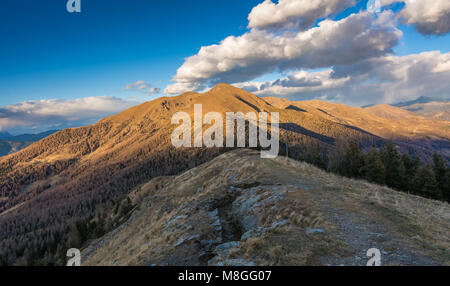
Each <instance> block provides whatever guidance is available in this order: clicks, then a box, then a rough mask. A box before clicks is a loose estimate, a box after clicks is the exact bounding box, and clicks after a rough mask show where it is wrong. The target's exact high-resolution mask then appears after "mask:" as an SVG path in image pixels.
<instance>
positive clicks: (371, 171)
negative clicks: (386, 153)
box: [362, 148, 386, 185]
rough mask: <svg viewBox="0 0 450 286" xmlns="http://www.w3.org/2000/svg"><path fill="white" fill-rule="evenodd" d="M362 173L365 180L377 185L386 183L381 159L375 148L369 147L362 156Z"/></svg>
mask: <svg viewBox="0 0 450 286" xmlns="http://www.w3.org/2000/svg"><path fill="white" fill-rule="evenodd" d="M362 174H363V176H364V178H365V179H366V180H368V181H369V182H372V183H376V184H379V185H384V184H385V183H386V169H385V167H384V165H383V162H382V161H381V157H380V153H379V152H378V151H377V149H375V148H373V149H371V150H370V151H369V152H368V153H367V154H366V155H365V156H364V167H363V168H362Z"/></svg>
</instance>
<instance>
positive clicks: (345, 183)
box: [82, 149, 450, 266]
mask: <svg viewBox="0 0 450 286" xmlns="http://www.w3.org/2000/svg"><path fill="white" fill-rule="evenodd" d="M130 197H131V198H132V201H133V204H135V205H136V207H135V208H134V209H133V210H132V211H131V213H130V214H128V215H127V217H129V219H128V220H127V221H126V222H125V223H124V224H123V225H121V226H120V227H118V228H117V229H115V230H114V231H112V232H110V233H108V234H106V235H105V236H104V237H102V238H100V239H98V240H97V241H94V242H92V243H91V244H90V245H89V246H88V247H86V248H85V249H84V250H83V251H82V258H83V265H148V266H150V265H230V266H231V265H234V266H236V265H365V264H366V263H367V260H368V258H367V257H366V252H367V250H368V249H370V248H378V249H379V250H380V251H381V253H382V264H383V265H449V264H450V253H449V252H448V249H449V248H450V240H449V237H448V233H449V231H450V223H449V222H450V220H449V214H450V208H449V205H448V204H446V203H441V202H437V201H431V200H427V199H423V198H420V197H415V196H412V195H408V194H405V193H400V192H396V191H393V190H391V189H388V188H385V187H380V186H376V185H372V184H369V183H366V182H364V181H354V180H350V179H345V178H342V177H338V176H335V175H332V174H329V173H326V172H324V171H321V170H319V169H316V168H315V167H312V166H311V165H308V164H306V163H301V162H298V161H296V160H292V159H286V158H283V157H278V158H277V159H261V158H260V155H259V152H255V151H251V150H246V149H243V150H236V151H232V152H229V153H226V154H224V155H221V156H220V157H218V158H216V159H214V160H212V161H211V162H208V163H205V164H203V165H201V166H199V167H196V168H194V169H192V170H190V171H187V172H185V173H183V174H181V175H179V176H173V177H163V178H156V179H154V180H151V181H149V182H148V183H146V184H144V185H142V186H141V187H140V188H138V189H135V190H134V191H133V192H131V193H130ZM139 197H143V198H142V199H139ZM111 215H112V214H111Z"/></svg>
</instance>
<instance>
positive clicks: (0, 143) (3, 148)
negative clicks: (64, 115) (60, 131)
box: [0, 130, 57, 157]
mask: <svg viewBox="0 0 450 286" xmlns="http://www.w3.org/2000/svg"><path fill="white" fill-rule="evenodd" d="M56 131H57V130H50V131H46V132H42V133H38V134H22V135H16V136H14V135H11V134H9V133H8V132H0V157H1V156H5V155H9V154H12V153H16V152H18V151H20V150H22V149H24V148H25V147H28V146H29V145H31V144H32V143H34V142H36V141H39V140H41V139H43V138H45V137H47V136H49V135H51V134H53V133H55V132H56Z"/></svg>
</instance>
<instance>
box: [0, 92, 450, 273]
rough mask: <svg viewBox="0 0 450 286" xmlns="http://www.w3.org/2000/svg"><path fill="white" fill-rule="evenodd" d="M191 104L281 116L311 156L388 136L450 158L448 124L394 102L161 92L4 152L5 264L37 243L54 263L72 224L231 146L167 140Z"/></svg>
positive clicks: (1, 235)
mask: <svg viewBox="0 0 450 286" xmlns="http://www.w3.org/2000/svg"><path fill="white" fill-rule="evenodd" d="M194 104H202V105H203V113H207V112H210V111H214V112H219V113H221V114H223V115H224V114H225V113H226V112H238V111H240V112H243V113H247V112H263V111H265V112H279V113H280V129H281V136H280V140H281V142H280V144H281V145H282V147H284V146H285V145H286V136H284V135H285V134H286V132H287V133H288V136H287V138H288V140H289V154H290V156H291V157H293V158H302V157H304V156H308V155H309V154H310V153H311V152H310V151H311V150H312V149H311V148H313V149H314V150H317V149H319V150H323V151H327V152H328V151H329V152H331V151H333V150H336V148H338V146H339V145H340V144H341V143H345V142H348V141H350V140H354V141H357V142H359V144H360V145H361V146H363V147H365V148H369V147H371V146H375V147H376V146H382V145H384V144H385V143H386V142H387V141H388V140H393V141H394V142H395V143H396V144H397V146H398V148H399V149H402V150H404V151H407V152H409V153H411V154H415V155H416V156H419V157H420V158H423V160H429V159H430V158H431V156H432V154H433V152H434V151H438V152H440V153H441V154H442V155H444V156H446V158H447V159H448V158H449V156H450V153H449V150H450V147H449V146H450V145H449V144H450V143H449V142H450V132H449V130H450V122H448V121H441V120H432V119H428V118H426V117H424V116H420V115H417V114H414V113H412V112H409V111H405V110H403V109H400V108H396V107H392V106H384V105H383V106H374V107H371V108H366V109H363V108H353V107H348V106H344V105H340V104H330V103H324V102H320V101H310V102H291V101H288V100H284V99H276V98H259V97H257V96H255V95H254V94H252V93H249V92H246V91H244V90H241V89H238V88H235V87H232V86H229V85H226V84H220V85H218V86H216V87H215V88H213V89H211V90H210V91H208V92H206V93H203V94H200V93H194V92H189V93H185V94H182V95H180V96H177V97H164V98H158V99H156V100H154V101H151V102H146V103H143V104H141V105H138V106H135V107H132V108H130V109H128V110H125V111H124V112H121V113H119V114H117V115H114V116H111V117H107V118H105V119H103V120H101V121H99V122H98V123H96V124H94V125H91V126H86V127H79V128H73V129H65V130H61V131H59V132H56V133H55V134H52V135H50V136H48V137H46V138H44V139H42V140H40V141H38V142H35V143H33V144H31V145H30V146H28V147H27V148H25V149H23V150H21V151H19V152H17V153H14V154H11V155H8V156H5V157H1V158H0V256H1V257H2V259H3V263H5V264H19V265H20V264H26V261H25V259H26V257H28V258H29V257H33V256H34V255H36V254H35V253H34V252H33V251H34V250H33V249H40V252H42V253H40V255H44V256H45V257H46V261H48V262H49V263H57V262H55V261H53V260H54V259H55V258H54V257H52V255H51V254H50V252H48V251H49V250H51V251H56V252H61V250H63V249H64V248H65V247H69V245H62V244H61V243H59V241H63V238H65V237H66V236H67V234H68V233H69V231H70V230H71V227H72V226H73V225H74V224H75V223H76V222H78V221H82V220H84V221H86V220H91V219H93V218H99V217H100V218H102V217H103V216H105V215H107V214H105V210H109V209H111V208H113V207H114V206H116V205H117V202H118V201H120V200H122V199H123V198H124V197H125V196H127V195H128V194H130V192H131V190H133V189H135V188H136V187H138V186H140V185H142V184H145V183H147V182H149V181H150V180H151V179H152V178H156V177H164V176H174V175H177V174H181V173H182V172H185V171H186V170H190V169H192V168H195V167H196V166H199V165H201V164H203V163H206V162H209V161H211V160H212V159H213V158H215V157H217V156H219V155H221V154H223V153H225V152H227V151H230V150H229V149H222V148H179V149H177V148H175V147H173V146H172V144H171V143H170V136H171V133H172V131H173V130H174V128H175V126H174V125H172V124H171V118H172V115H173V114H174V113H175V112H178V111H184V112H187V113H188V114H191V115H192V113H193V106H194ZM281 149H283V148H281ZM267 171H270V170H267ZM269 175H270V174H269ZM198 187H201V186H198ZM165 200H166V201H165V202H166V203H167V206H166V207H162V208H161V212H162V213H161V215H162V214H163V213H164V212H171V208H172V207H170V205H171V204H172V203H170V200H171V199H170V198H166V199H165ZM64 241H66V240H64ZM42 249H44V250H42ZM62 252H63V251H62ZM169 262H170V261H169ZM158 263H159V262H158Z"/></svg>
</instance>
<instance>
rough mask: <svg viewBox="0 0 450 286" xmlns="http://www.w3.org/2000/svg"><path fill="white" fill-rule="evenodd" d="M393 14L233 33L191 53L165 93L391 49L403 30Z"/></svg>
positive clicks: (331, 63)
mask: <svg viewBox="0 0 450 286" xmlns="http://www.w3.org/2000/svg"><path fill="white" fill-rule="evenodd" d="M391 17H392V13H391V12H390V11H386V12H384V13H382V14H379V15H377V16H376V15H374V14H372V13H368V12H361V13H359V14H352V15H350V16H348V17H347V18H345V19H342V20H340V21H332V20H324V21H322V22H320V23H319V24H318V27H314V28H311V29H309V30H307V31H301V32H298V33H293V32H292V31H289V32H283V33H273V32H270V31H262V30H258V29H252V30H251V31H249V32H247V33H245V34H244V35H242V36H239V37H234V36H230V37H228V38H226V39H225V40H223V41H222V42H221V43H220V44H218V45H212V46H206V47H202V48H201V49H200V51H199V53H198V54H197V55H194V56H192V57H189V58H187V59H186V61H185V63H184V64H183V65H182V66H181V67H180V68H179V69H178V70H177V74H176V76H175V77H174V81H175V83H174V84H172V85H169V86H168V87H167V88H166V89H165V91H164V92H165V93H167V94H177V93H181V92H185V91H191V90H198V89H203V88H205V85H209V84H216V83H219V82H228V83H236V82H242V81H249V80H252V79H254V78H256V77H258V76H260V75H263V74H266V73H270V72H274V71H289V70H295V69H299V68H302V69H305V68H306V69H308V68H324V67H330V66H334V65H345V64H351V63H354V62H357V61H359V60H362V59H366V58H371V57H376V56H381V55H384V54H386V53H390V52H391V51H392V47H394V46H395V45H396V44H397V41H398V39H399V38H400V37H401V35H402V33H401V32H400V31H399V30H398V29H396V28H395V26H394V23H393V21H391ZM349 35H351V36H349Z"/></svg>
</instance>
